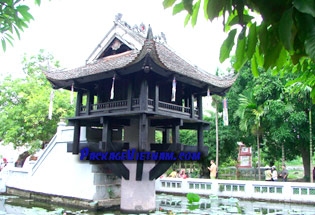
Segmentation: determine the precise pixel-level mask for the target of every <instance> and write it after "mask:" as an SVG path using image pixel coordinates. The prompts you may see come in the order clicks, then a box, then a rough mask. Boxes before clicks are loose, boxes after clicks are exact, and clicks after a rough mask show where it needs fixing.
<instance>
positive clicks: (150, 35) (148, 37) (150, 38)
mask: <svg viewBox="0 0 315 215" xmlns="http://www.w3.org/2000/svg"><path fill="white" fill-rule="evenodd" d="M147 40H153V32H152V28H151V26H150V24H149V27H148V33H147Z"/></svg>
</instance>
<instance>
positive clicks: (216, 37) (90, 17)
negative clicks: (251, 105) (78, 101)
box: [0, 0, 228, 79]
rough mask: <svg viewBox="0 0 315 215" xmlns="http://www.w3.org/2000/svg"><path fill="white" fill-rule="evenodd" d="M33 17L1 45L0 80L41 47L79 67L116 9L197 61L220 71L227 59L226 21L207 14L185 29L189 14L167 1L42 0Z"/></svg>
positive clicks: (15, 73)
mask: <svg viewBox="0 0 315 215" xmlns="http://www.w3.org/2000/svg"><path fill="white" fill-rule="evenodd" d="M30 8H31V14H32V15H33V17H34V20H33V21H32V22H31V23H30V24H29V28H28V29H26V30H25V31H24V32H23V33H22V34H21V39H20V40H15V41H14V46H13V47H12V46H10V45H8V46H7V51H6V52H3V50H2V49H0V79H2V78H3V77H5V76H7V75H8V74H12V75H13V76H19V75H21V74H22V65H21V61H22V59H23V55H24V54H27V55H28V56H32V55H36V54H38V53H39V50H40V49H44V50H45V51H46V52H49V53H51V54H52V55H53V56H54V58H55V59H56V60H59V61H60V64H61V67H63V68H68V69H70V68H75V67H79V66H82V65H84V64H85V61H86V59H87V58H88V57H89V55H90V54H91V53H92V51H93V50H94V49H95V47H96V46H97V45H98V44H99V42H100V41H101V40H102V39H103V37H104V36H105V35H106V33H107V32H108V31H109V30H110V29H111V27H112V26H113V24H114V23H113V21H114V19H115V15H116V14H117V13H121V14H122V15H123V17H122V20H123V21H125V22H127V23H128V24H129V25H130V26H134V25H135V24H136V25H140V23H144V24H145V25H146V26H148V25H149V24H150V26H151V27H152V30H153V34H160V32H164V34H165V35H166V39H167V43H168V45H169V46H170V47H171V48H173V49H174V50H175V51H176V52H177V53H178V54H179V55H180V56H182V57H184V58H185V59H187V60H188V61H189V62H191V63H192V64H194V65H197V66H198V67H200V68H202V69H204V70H206V71H208V72H210V73H213V74H214V73H215V71H216V69H217V68H220V69H221V70H222V71H224V70H225V68H226V67H227V66H228V65H227V64H228V63H225V65H222V64H220V63H219V53H220V46H221V44H222V42H223V41H224V39H225V38H226V34H225V33H224V32H223V26H222V24H221V22H219V21H218V20H215V21H214V22H210V21H207V20H205V18H204V17H203V10H202V9H201V10H200V13H201V14H200V15H199V18H198V21H197V25H196V26H195V27H194V28H193V27H192V26H191V25H190V24H188V25H187V26H186V27H184V19H185V15H186V14H185V13H184V12H182V13H180V14H177V15H175V16H173V15H172V9H170V8H169V9H164V8H163V5H162V0H132V1H131V0H111V1H109V0H90V1H86V0H50V1H48V0H42V4H41V5H40V7H38V6H35V5H32V4H31V5H30Z"/></svg>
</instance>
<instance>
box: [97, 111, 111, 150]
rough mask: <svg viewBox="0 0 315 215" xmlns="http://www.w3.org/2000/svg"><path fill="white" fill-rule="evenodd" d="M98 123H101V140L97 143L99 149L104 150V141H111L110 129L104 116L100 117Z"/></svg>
mask: <svg viewBox="0 0 315 215" xmlns="http://www.w3.org/2000/svg"><path fill="white" fill-rule="evenodd" d="M100 123H101V124H102V126H103V128H102V141H101V142H100V143H99V149H100V150H102V151H106V150H107V149H106V143H109V142H111V129H110V126H109V121H108V119H106V118H105V117H101V118H100Z"/></svg>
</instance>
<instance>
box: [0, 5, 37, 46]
mask: <svg viewBox="0 0 315 215" xmlns="http://www.w3.org/2000/svg"><path fill="white" fill-rule="evenodd" d="M40 3H41V0H35V4H36V5H40ZM32 19H34V18H33V16H32V15H31V14H30V12H29V7H28V6H27V5H26V4H22V3H21V0H1V1H0V40H1V44H2V49H3V50H4V51H5V50H6V47H7V43H10V44H11V45H13V40H14V35H16V36H17V37H18V38H19V39H20V32H23V31H24V29H26V28H27V27H28V23H29V22H30V21H31V20H32Z"/></svg>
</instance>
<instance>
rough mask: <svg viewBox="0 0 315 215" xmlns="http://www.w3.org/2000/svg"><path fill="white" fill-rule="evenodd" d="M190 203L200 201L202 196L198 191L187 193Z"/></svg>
mask: <svg viewBox="0 0 315 215" xmlns="http://www.w3.org/2000/svg"><path fill="white" fill-rule="evenodd" d="M186 197H187V200H188V203H190V204H191V203H193V202H199V201H200V196H199V195H198V194H196V193H187V195H186Z"/></svg>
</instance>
